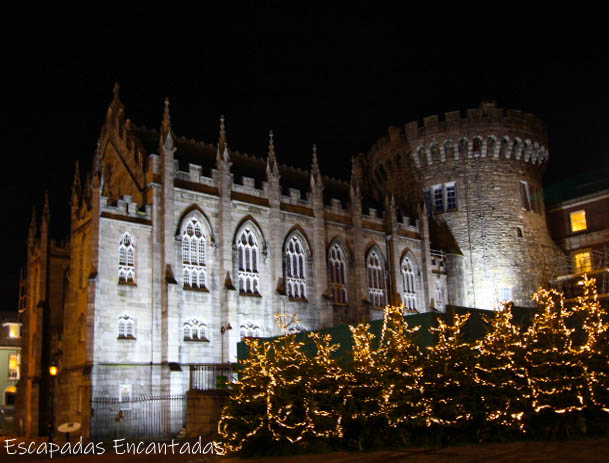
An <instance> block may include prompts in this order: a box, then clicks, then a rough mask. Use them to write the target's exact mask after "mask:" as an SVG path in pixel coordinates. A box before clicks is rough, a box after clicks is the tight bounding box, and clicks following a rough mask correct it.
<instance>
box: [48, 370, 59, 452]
mask: <svg viewBox="0 0 609 463" xmlns="http://www.w3.org/2000/svg"><path fill="white" fill-rule="evenodd" d="M57 372H58V369H57V367H56V366H55V365H51V366H50V367H49V375H51V403H50V409H51V413H50V415H51V417H50V421H49V444H52V443H53V438H54V437H55V377H56V376H57Z"/></svg>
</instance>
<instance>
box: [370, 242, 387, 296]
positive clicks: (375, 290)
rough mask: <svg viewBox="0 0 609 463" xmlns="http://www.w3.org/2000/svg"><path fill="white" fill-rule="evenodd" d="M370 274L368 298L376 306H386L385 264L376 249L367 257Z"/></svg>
mask: <svg viewBox="0 0 609 463" xmlns="http://www.w3.org/2000/svg"><path fill="white" fill-rule="evenodd" d="M366 274H367V276H368V299H369V301H370V303H371V304H372V305H373V306H374V307H384V306H385V265H384V262H383V259H382V258H381V256H380V254H379V253H378V252H377V251H376V250H374V249H373V250H372V251H370V252H369V253H368V258H367V259H366Z"/></svg>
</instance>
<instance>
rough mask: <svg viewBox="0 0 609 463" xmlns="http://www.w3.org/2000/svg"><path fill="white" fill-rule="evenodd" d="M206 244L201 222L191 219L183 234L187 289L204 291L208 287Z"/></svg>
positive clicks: (183, 263)
mask: <svg viewBox="0 0 609 463" xmlns="http://www.w3.org/2000/svg"><path fill="white" fill-rule="evenodd" d="M205 244H206V238H205V233H203V226H202V225H201V222H199V221H198V220H197V219H191V220H190V221H189V222H188V223H187V224H186V227H184V231H183V232H182V272H183V275H184V286H185V287H190V288H202V289H203V288H206V287H207V263H206V260H205Z"/></svg>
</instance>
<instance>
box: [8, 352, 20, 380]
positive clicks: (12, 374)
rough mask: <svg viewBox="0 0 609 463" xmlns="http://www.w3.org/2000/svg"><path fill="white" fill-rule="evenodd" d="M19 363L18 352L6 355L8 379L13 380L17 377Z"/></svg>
mask: <svg viewBox="0 0 609 463" xmlns="http://www.w3.org/2000/svg"><path fill="white" fill-rule="evenodd" d="M20 363H21V361H20V358H19V354H10V355H9V356H8V379H10V380H15V381H16V380H18V379H19V367H20Z"/></svg>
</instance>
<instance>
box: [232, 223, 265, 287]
mask: <svg viewBox="0 0 609 463" xmlns="http://www.w3.org/2000/svg"><path fill="white" fill-rule="evenodd" d="M237 254H238V259H239V292H240V293H241V294H260V290H259V278H260V275H259V273H258V240H257V239H256V235H254V232H253V231H252V230H251V229H250V228H249V227H246V228H244V229H243V231H242V232H241V234H240V235H239V237H238V238H237Z"/></svg>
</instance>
